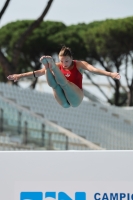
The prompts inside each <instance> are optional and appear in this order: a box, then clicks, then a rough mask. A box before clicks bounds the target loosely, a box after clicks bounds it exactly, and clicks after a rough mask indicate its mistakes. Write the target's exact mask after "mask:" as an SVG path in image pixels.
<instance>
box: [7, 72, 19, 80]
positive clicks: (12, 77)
mask: <svg viewBox="0 0 133 200" xmlns="http://www.w3.org/2000/svg"><path fill="white" fill-rule="evenodd" d="M20 78H21V75H20V74H12V75H9V76H8V77H7V79H8V80H9V81H14V82H17V81H18V80H19V79H20Z"/></svg>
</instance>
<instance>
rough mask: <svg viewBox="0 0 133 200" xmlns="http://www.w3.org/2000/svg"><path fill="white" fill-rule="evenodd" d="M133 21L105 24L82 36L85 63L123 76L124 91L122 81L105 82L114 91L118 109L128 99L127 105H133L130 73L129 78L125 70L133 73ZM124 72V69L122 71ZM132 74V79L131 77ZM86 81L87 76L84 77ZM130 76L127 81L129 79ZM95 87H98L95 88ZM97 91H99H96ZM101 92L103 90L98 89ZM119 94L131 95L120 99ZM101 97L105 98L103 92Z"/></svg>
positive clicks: (132, 84) (89, 30) (106, 22)
mask: <svg viewBox="0 0 133 200" xmlns="http://www.w3.org/2000/svg"><path fill="white" fill-rule="evenodd" d="M132 36H133V17H129V18H125V19H118V20H106V21H104V22H102V23H101V24H99V25H96V26H94V27H93V28H88V30H87V31H86V32H84V34H83V40H84V43H85V44H86V48H87V50H88V60H89V61H90V62H91V63H92V64H93V63H99V64H100V65H101V66H102V67H103V68H104V69H105V70H107V71H110V72H111V71H117V72H119V73H120V74H121V73H123V70H124V73H125V79H126V83H127V87H124V86H123V85H122V83H121V81H120V82H119V81H116V80H114V81H113V82H112V81H110V79H108V81H109V84H110V85H111V86H112V87H113V88H114V91H115V98H114V104H115V105H117V106H121V105H123V104H125V102H126V101H127V96H128V97H129V99H128V105H130V106H131V105H133V94H132V93H133V73H132V72H131V73H130V75H129V74H128V73H127V71H128V70H130V71H132V70H133V37H132ZM123 68H124V69H123ZM131 74H132V75H131ZM86 75H87V76H88V78H89V79H91V80H92V78H91V77H90V75H89V74H88V73H86ZM129 76H130V78H129ZM96 85H97V87H99V86H98V84H96ZM99 89H101V88H100V87H99ZM101 91H102V89H101ZM121 91H122V93H123V92H124V93H125V92H126V93H130V95H125V98H124V99H123V98H121ZM102 93H103V94H104V96H105V97H106V98H107V100H108V102H110V99H108V97H107V95H106V94H105V93H104V92H103V91H102Z"/></svg>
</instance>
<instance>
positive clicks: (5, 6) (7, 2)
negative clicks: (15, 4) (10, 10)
mask: <svg viewBox="0 0 133 200" xmlns="http://www.w3.org/2000/svg"><path fill="white" fill-rule="evenodd" d="M9 2H10V0H6V2H5V4H4V6H3V8H2V10H1V11H0V19H1V18H2V16H3V14H4V12H5V11H6V9H7V7H8V5H9Z"/></svg>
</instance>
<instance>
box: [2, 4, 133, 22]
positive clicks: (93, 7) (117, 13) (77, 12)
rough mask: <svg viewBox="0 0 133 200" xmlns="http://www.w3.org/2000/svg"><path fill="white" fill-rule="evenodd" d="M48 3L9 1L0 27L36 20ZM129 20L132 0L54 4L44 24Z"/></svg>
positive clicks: (132, 7) (132, 13) (132, 6)
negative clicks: (21, 21) (50, 22)
mask: <svg viewBox="0 0 133 200" xmlns="http://www.w3.org/2000/svg"><path fill="white" fill-rule="evenodd" d="M4 2H5V0H0V9H1V8H2V7H3V5H4ZM47 2H48V0H33V1H31V0H11V2H10V4H9V6H8V8H7V10H6V12H5V14H4V15H3V17H2V19H1V23H0V26H3V25H5V24H7V23H9V22H11V21H16V20H18V19H19V20H22V19H36V18H37V17H38V16H39V15H40V14H41V13H42V11H43V9H44V7H45V6H46V4H47ZM128 16H133V0H54V2H53V4H52V7H51V9H50V10H49V12H48V14H47V16H46V18H45V20H53V21H61V22H63V23H65V24H66V25H71V24H77V23H81V22H85V23H89V22H92V21H94V20H105V19H107V18H113V19H116V18H124V17H128Z"/></svg>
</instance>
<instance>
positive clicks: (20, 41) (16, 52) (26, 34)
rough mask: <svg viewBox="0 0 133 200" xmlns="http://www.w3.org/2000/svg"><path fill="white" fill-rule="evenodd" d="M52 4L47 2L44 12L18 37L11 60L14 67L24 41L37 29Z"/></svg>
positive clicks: (51, 0) (50, 1)
mask: <svg viewBox="0 0 133 200" xmlns="http://www.w3.org/2000/svg"><path fill="white" fill-rule="evenodd" d="M52 2H53V0H49V1H48V3H47V6H46V8H45V9H44V11H43V12H42V14H41V16H40V17H39V18H38V19H37V20H35V21H34V22H33V23H32V24H31V25H30V26H29V27H28V29H27V30H26V31H25V32H24V33H23V34H22V35H21V36H20V38H19V39H18V41H17V42H16V44H15V45H14V50H13V59H12V62H13V64H14V66H17V64H18V61H19V56H20V53H21V48H22V46H23V45H24V43H25V41H26V39H27V38H28V37H29V36H30V35H31V33H32V32H33V30H34V29H35V28H37V27H38V26H39V25H40V23H41V22H42V21H43V18H44V17H45V16H46V14H47V12H48V11H49V9H50V7H51V4H52Z"/></svg>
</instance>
